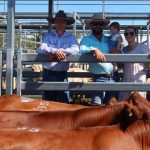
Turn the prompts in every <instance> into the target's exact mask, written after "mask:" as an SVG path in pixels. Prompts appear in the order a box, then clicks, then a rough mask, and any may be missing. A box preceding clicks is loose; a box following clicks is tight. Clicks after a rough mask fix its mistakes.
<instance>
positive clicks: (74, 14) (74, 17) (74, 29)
mask: <svg viewBox="0 0 150 150" xmlns="http://www.w3.org/2000/svg"><path fill="white" fill-rule="evenodd" d="M73 19H74V20H75V22H74V24H73V34H74V36H75V37H76V26H77V25H76V12H74V13H73Z"/></svg>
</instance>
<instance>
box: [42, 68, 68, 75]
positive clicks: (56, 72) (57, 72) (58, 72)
mask: <svg viewBox="0 0 150 150" xmlns="http://www.w3.org/2000/svg"><path fill="white" fill-rule="evenodd" d="M43 72H46V73H50V74H52V75H62V74H66V71H51V70H47V69H43Z"/></svg>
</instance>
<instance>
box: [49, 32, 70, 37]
mask: <svg viewBox="0 0 150 150" xmlns="http://www.w3.org/2000/svg"><path fill="white" fill-rule="evenodd" d="M51 34H52V35H53V36H56V37H57V38H61V37H68V36H69V33H68V32H66V31H65V32H64V34H63V35H62V36H61V37H59V36H58V34H57V32H56V31H54V32H51Z"/></svg>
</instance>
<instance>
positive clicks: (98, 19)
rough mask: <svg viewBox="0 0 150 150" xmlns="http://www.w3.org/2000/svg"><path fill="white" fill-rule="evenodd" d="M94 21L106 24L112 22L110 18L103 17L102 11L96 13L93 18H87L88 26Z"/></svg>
mask: <svg viewBox="0 0 150 150" xmlns="http://www.w3.org/2000/svg"><path fill="white" fill-rule="evenodd" d="M93 23H101V24H103V25H104V26H106V25H108V24H109V23H110V20H109V19H107V18H105V17H103V15H102V13H94V15H93V16H92V18H91V19H87V20H85V24H86V25H88V26H90V25H91V24H93Z"/></svg>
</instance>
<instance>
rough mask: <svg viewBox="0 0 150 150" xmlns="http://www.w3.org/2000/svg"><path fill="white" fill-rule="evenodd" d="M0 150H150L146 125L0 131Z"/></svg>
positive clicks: (149, 134)
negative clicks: (124, 129) (125, 128)
mask: <svg viewBox="0 0 150 150" xmlns="http://www.w3.org/2000/svg"><path fill="white" fill-rule="evenodd" d="M0 149H1V150H9V149H11V150H33V149H36V150H150V121H139V122H136V123H134V124H132V125H131V126H129V128H128V129H127V130H126V131H125V132H124V131H122V130H121V129H120V127H119V126H118V125H114V126H103V127H93V128H82V129H76V130H54V131H51V130H38V129H36V130H35V129H28V130H22V131H21V130H18V129H7V128H6V129H0Z"/></svg>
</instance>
